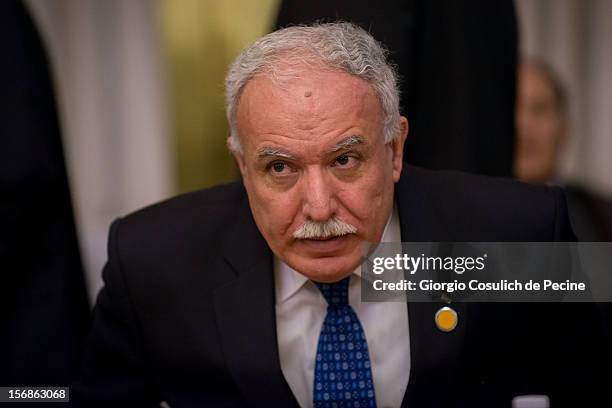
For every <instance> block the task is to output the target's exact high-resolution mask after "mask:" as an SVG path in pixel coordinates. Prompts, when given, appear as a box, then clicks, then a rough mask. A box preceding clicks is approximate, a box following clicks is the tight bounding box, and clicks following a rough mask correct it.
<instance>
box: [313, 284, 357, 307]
mask: <svg viewBox="0 0 612 408" xmlns="http://www.w3.org/2000/svg"><path fill="white" fill-rule="evenodd" d="M349 279H350V276H348V277H346V278H344V279H342V280H341V281H338V282H334V283H319V282H315V284H316V285H317V287H318V288H319V290H320V291H321V293H322V294H323V297H324V298H325V300H326V301H327V305H328V306H329V307H342V306H346V305H348V285H349Z"/></svg>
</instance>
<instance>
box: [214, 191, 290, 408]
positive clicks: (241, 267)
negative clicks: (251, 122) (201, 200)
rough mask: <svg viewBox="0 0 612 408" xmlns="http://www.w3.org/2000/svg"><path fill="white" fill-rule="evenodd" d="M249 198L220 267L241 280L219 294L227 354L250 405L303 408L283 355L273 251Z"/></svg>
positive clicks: (218, 312)
mask: <svg viewBox="0 0 612 408" xmlns="http://www.w3.org/2000/svg"><path fill="white" fill-rule="evenodd" d="M244 201H245V206H246V208H245V209H244V211H241V214H244V216H243V217H238V219H237V220H236V222H235V223H234V226H233V227H230V233H229V234H228V236H229V237H230V238H229V239H228V240H227V243H226V245H225V248H226V251H225V254H224V257H223V261H221V264H220V265H218V267H219V268H220V270H221V273H227V274H229V275H231V274H234V275H235V279H234V280H232V281H231V282H229V283H228V284H225V285H223V286H221V287H219V288H217V289H216V290H215V293H214V304H215V314H216V317H217V324H218V328H219V332H220V336H221V344H222V348H223V352H224V355H225V359H226V361H227V365H228V367H229V369H230V372H231V373H232V376H233V378H234V380H235V382H236V384H237V386H238V388H239V389H240V390H241V391H242V393H243V394H244V395H245V398H246V400H247V401H248V403H249V405H252V406H274V405H279V406H297V402H296V400H295V398H294V396H293V394H292V393H291V390H290V388H289V386H288V385H287V382H286V381H285V378H284V377H283V374H282V371H281V367H280V360H279V356H278V343H277V337H276V312H275V295H274V277H273V269H272V268H273V264H272V254H271V252H270V250H269V248H268V246H267V244H266V242H265V240H264V239H263V237H262V236H261V234H260V233H259V231H258V230H257V226H256V225H255V223H254V221H253V219H252V216H251V213H250V209H249V208H248V205H247V204H246V200H244Z"/></svg>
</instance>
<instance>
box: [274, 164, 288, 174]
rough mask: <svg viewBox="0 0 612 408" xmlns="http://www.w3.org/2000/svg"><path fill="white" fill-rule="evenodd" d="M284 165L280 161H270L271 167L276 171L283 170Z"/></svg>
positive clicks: (280, 171)
mask: <svg viewBox="0 0 612 408" xmlns="http://www.w3.org/2000/svg"><path fill="white" fill-rule="evenodd" d="M285 167H286V164H285V163H280V162H276V163H272V169H273V170H274V171H275V172H276V173H282V172H283V170H285Z"/></svg>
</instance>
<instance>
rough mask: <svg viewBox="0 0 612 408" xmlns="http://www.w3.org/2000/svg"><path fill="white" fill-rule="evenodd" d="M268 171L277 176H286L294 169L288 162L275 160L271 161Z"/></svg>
mask: <svg viewBox="0 0 612 408" xmlns="http://www.w3.org/2000/svg"><path fill="white" fill-rule="evenodd" d="M268 171H269V172H270V173H272V174H273V175H275V176H286V175H289V174H290V173H292V171H293V169H292V168H291V166H290V165H289V164H288V163H285V162H282V161H275V162H272V163H270V165H269V166H268Z"/></svg>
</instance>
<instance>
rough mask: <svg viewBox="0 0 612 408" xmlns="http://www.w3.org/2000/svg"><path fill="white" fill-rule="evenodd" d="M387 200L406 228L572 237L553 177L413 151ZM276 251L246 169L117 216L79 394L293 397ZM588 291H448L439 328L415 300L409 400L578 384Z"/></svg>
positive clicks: (193, 399) (585, 360) (593, 340)
mask: <svg viewBox="0 0 612 408" xmlns="http://www.w3.org/2000/svg"><path fill="white" fill-rule="evenodd" d="M396 202H397V206H398V209H399V217H400V224H401V233H402V239H403V240H404V241H466V240H471V241H554V240H572V239H573V238H574V237H573V234H572V232H571V229H570V227H569V224H568V220H567V215H566V208H565V201H564V198H563V195H562V193H561V190H559V189H551V188H547V187H536V186H529V185H525V184H520V183H517V182H514V181H505V180H499V179H492V178H484V177H481V176H473V175H467V174H460V173H450V172H448V173H435V172H431V171H426V170H421V169H418V168H414V167H407V168H405V170H404V172H403V174H402V177H401V181H400V182H399V184H398V185H397V188H396ZM272 259H273V258H272V253H271V252H270V250H269V248H268V246H267V244H266V242H265V241H264V239H263V238H262V236H261V235H260V233H259V231H258V229H257V227H256V225H255V223H254V221H253V218H252V216H251V212H250V209H249V206H248V201H247V197H246V193H245V190H244V188H243V186H242V185H241V184H239V183H235V184H229V185H225V186H220V187H215V188H212V189H209V190H204V191H199V192H195V193H191V194H187V195H183V196H180V197H178V198H174V199H171V200H169V201H166V202H164V203H162V204H158V205H154V206H152V207H149V208H146V209H144V210H141V211H139V212H137V213H134V214H132V215H130V216H127V217H125V218H122V219H120V220H117V221H116V222H115V223H114V224H113V225H112V227H111V231H110V240H109V260H108V263H107V265H106V267H105V269H104V272H103V276H104V280H105V283H106V284H105V287H104V289H103V290H102V292H101V293H100V295H99V298H98V303H97V306H96V308H95V312H94V326H93V330H92V332H91V336H90V340H89V346H88V350H87V353H86V358H85V359H84V364H83V375H82V378H81V380H80V381H79V382H78V383H77V384H75V385H74V387H73V390H72V395H73V400H74V401H75V402H77V404H82V406H88V407H90V406H95V402H98V403H100V405H102V406H112V403H113V402H115V403H116V402H130V403H131V404H132V405H133V406H156V404H157V403H158V401H160V400H165V401H167V402H168V403H169V404H170V406H173V407H185V406H187V407H190V406H214V407H217V406H219V407H224V406H227V407H230V406H247V405H248V406H295V405H296V404H297V403H296V401H295V399H294V397H293V395H292V393H291V390H290V389H289V387H288V385H287V383H286V382H285V379H284V378H283V375H282V372H281V368H280V363H279V355H278V348H277V339H276V325H275V306H274V305H275V298H274V279H273V272H272V271H273V269H272ZM588 306H589V305H588V304H577V305H576V304H574V305H571V304H460V303H457V304H455V306H454V307H455V308H456V310H457V311H458V313H459V316H460V319H459V326H458V327H457V329H455V330H454V331H453V332H450V333H442V332H440V331H438V329H437V328H436V327H435V325H434V322H433V316H434V313H435V311H436V310H437V309H438V308H439V307H440V304H437V303H411V304H409V307H408V313H409V327H410V349H411V359H412V363H411V367H410V370H411V371H410V382H409V386H408V390H407V392H406V396H405V399H404V405H405V406H407V407H420V406H488V407H495V406H509V404H510V401H511V398H512V396H514V395H519V394H548V395H550V396H551V397H552V399H553V401H554V405H553V407H554V406H559V405H561V404H560V403H562V402H567V401H569V400H570V398H572V397H573V396H574V395H575V394H582V393H585V392H587V388H589V387H590V385H591V382H593V383H594V382H596V380H597V375H596V374H595V372H594V371H593V370H594V367H595V366H594V363H595V360H596V359H595V357H594V356H593V354H594V353H596V352H599V351H600V348H599V347H600V344H599V341H600V337H599V334H597V336H595V335H594V334H593V333H595V332H596V331H597V330H596V326H597V322H596V321H595V318H594V316H593V315H592V314H591V309H590V308H588ZM587 309H588V310H587ZM587 344H588V347H587ZM407 369H408V368H407ZM588 392H589V393H590V392H591V391H588ZM588 395H590V394H587V396H588ZM583 406H584V404H583Z"/></svg>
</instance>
